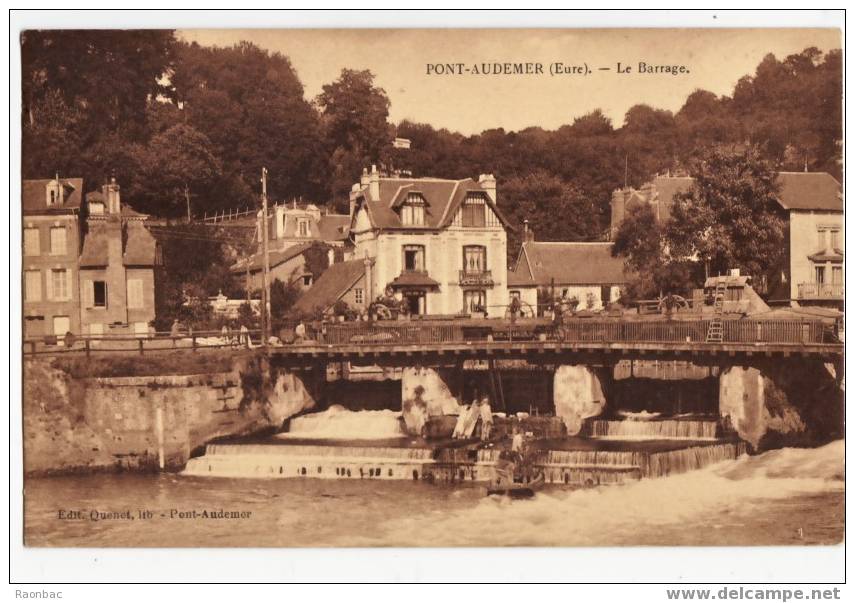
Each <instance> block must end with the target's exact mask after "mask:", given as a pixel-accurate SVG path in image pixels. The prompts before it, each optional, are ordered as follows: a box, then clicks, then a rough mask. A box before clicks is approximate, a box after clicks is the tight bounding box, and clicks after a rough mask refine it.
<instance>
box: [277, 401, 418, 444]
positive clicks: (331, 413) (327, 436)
mask: <svg viewBox="0 0 855 603" xmlns="http://www.w3.org/2000/svg"><path fill="white" fill-rule="evenodd" d="M400 418H401V413H400V412H396V411H394V410H359V411H353V410H348V409H346V408H344V407H343V406H340V405H338V404H335V405H333V406H330V407H329V408H328V409H327V410H325V411H323V412H316V413H311V414H307V415H303V416H300V417H296V418H294V419H291V426H290V430H289V431H287V432H284V433H279V434H276V437H277V438H282V439H289V438H299V439H318V440H378V439H387V438H403V437H406V434H405V433H404V432H403V430H402V429H401V422H400Z"/></svg>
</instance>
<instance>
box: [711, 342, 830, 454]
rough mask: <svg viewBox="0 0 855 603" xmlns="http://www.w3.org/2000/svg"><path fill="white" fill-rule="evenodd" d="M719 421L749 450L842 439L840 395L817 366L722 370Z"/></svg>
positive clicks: (801, 363) (808, 362)
mask: <svg viewBox="0 0 855 603" xmlns="http://www.w3.org/2000/svg"><path fill="white" fill-rule="evenodd" d="M719 415H720V417H721V419H722V421H723V422H724V423H725V424H726V425H729V426H730V427H731V428H732V429H733V430H734V431H735V432H736V433H737V434H738V435H739V437H740V438H742V439H743V440H745V441H747V442H749V443H750V444H751V445H752V447H753V448H754V449H755V450H762V449H765V448H770V447H777V446H786V445H807V444H818V443H824V442H827V441H830V440H832V439H836V438H839V437H843V433H842V426H843V390H842V388H841V382H840V380H839V379H838V375H837V373H836V371H835V370H834V368H833V367H832V368H831V369H830V368H829V366H828V365H826V364H825V363H823V362H822V361H821V360H813V359H805V358H797V359H794V360H791V361H785V362H777V363H771V362H758V363H756V364H751V365H734V366H727V367H722V370H721V374H720V377H719Z"/></svg>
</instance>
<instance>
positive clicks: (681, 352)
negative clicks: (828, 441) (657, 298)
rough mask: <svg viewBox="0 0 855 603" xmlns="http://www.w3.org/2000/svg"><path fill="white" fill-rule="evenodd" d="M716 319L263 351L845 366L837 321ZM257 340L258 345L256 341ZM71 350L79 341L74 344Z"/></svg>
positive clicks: (459, 332)
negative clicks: (716, 333) (815, 360)
mask: <svg viewBox="0 0 855 603" xmlns="http://www.w3.org/2000/svg"><path fill="white" fill-rule="evenodd" d="M709 322H710V321H709V320H685V319H684V320H620V319H609V320H589V319H582V320H573V321H566V322H564V323H562V324H560V325H555V324H553V323H551V322H550V321H548V320H544V319H528V320H518V321H514V322H511V321H505V320H496V319H493V320H442V321H434V320H412V321H379V322H373V323H371V322H350V323H332V324H326V325H309V326H308V328H307V336H308V337H307V339H306V340H304V341H299V342H293V343H284V344H268V345H267V346H264V348H263V349H264V351H266V352H267V353H268V354H270V355H271V356H272V357H274V358H276V359H277V360H279V361H280V362H283V363H291V364H300V363H304V362H306V361H315V362H340V361H356V362H365V363H372V362H373V363H379V362H382V363H389V364H406V363H407V362H409V361H415V360H411V358H412V357H418V358H419V359H420V361H425V360H427V359H428V358H429V359H430V360H431V361H433V362H440V363H443V362H446V361H447V362H453V361H455V360H456V359H459V358H460V357H464V358H467V359H489V358H525V359H529V360H531V359H540V360H542V361H543V362H556V361H568V360H569V361H572V360H577V361H583V360H589V359H590V358H591V357H595V358H599V359H603V358H605V359H607V360H608V359H609V358H612V359H613V358H617V357H621V356H626V357H627V358H654V359H656V358H658V359H663V360H665V359H679V360H689V361H692V362H697V363H701V364H703V363H719V362H721V361H722V360H723V358H724V357H728V356H729V357H734V356H739V357H750V356H766V357H789V356H803V357H806V356H812V357H820V358H823V359H827V360H829V361H836V360H839V359H840V358H841V357H842V355H843V348H844V346H843V344H842V343H840V342H839V340H838V339H837V336H836V333H835V332H834V325H829V324H828V323H826V322H822V321H818V320H809V321H802V320H748V319H740V320H725V321H724V328H723V333H722V341H720V342H707V341H706V335H707V331H708V329H709ZM47 339H48V338H43V339H29V340H25V341H24V350H23V351H24V355H25V356H31V355H40V354H59V353H73V352H78V353H85V354H87V355H91V354H102V353H122V352H125V353H137V354H140V355H145V354H148V353H163V352H164V351H170V350H176V349H187V350H188V351H195V350H199V349H216V348H220V349H222V350H224V351H228V350H240V349H245V348H247V347H252V348H256V347H259V346H260V345H261V341H260V338H259V334H258V333H257V332H251V333H248V334H246V336H243V337H241V336H240V335H239V334H238V333H232V334H231V335H230V336H229V337H227V338H223V337H221V336H220V333H213V332H207V333H197V334H194V335H192V336H187V335H184V336H172V335H166V334H163V335H160V334H154V335H153V336H141V337H133V336H124V337H77V338H75V339H74V341H73V342H62V341H55V340H54V341H53V342H52V343H51V342H50V341H48V340H47ZM247 339H249V341H247ZM69 344H70V345H69Z"/></svg>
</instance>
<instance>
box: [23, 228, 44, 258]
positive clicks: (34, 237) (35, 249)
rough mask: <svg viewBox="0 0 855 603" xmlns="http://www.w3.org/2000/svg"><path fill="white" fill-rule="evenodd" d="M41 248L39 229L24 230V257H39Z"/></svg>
mask: <svg viewBox="0 0 855 603" xmlns="http://www.w3.org/2000/svg"><path fill="white" fill-rule="evenodd" d="M40 253H41V246H40V245H39V229H38V228H25V229H24V255H39V254H40Z"/></svg>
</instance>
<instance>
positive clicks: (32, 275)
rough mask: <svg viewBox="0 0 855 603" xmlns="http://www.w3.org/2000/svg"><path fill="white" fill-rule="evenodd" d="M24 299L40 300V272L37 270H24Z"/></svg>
mask: <svg viewBox="0 0 855 603" xmlns="http://www.w3.org/2000/svg"><path fill="white" fill-rule="evenodd" d="M24 299H25V300H26V301H30V302H33V301H41V300H42V273H41V271H39V270H27V271H25V272H24Z"/></svg>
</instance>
